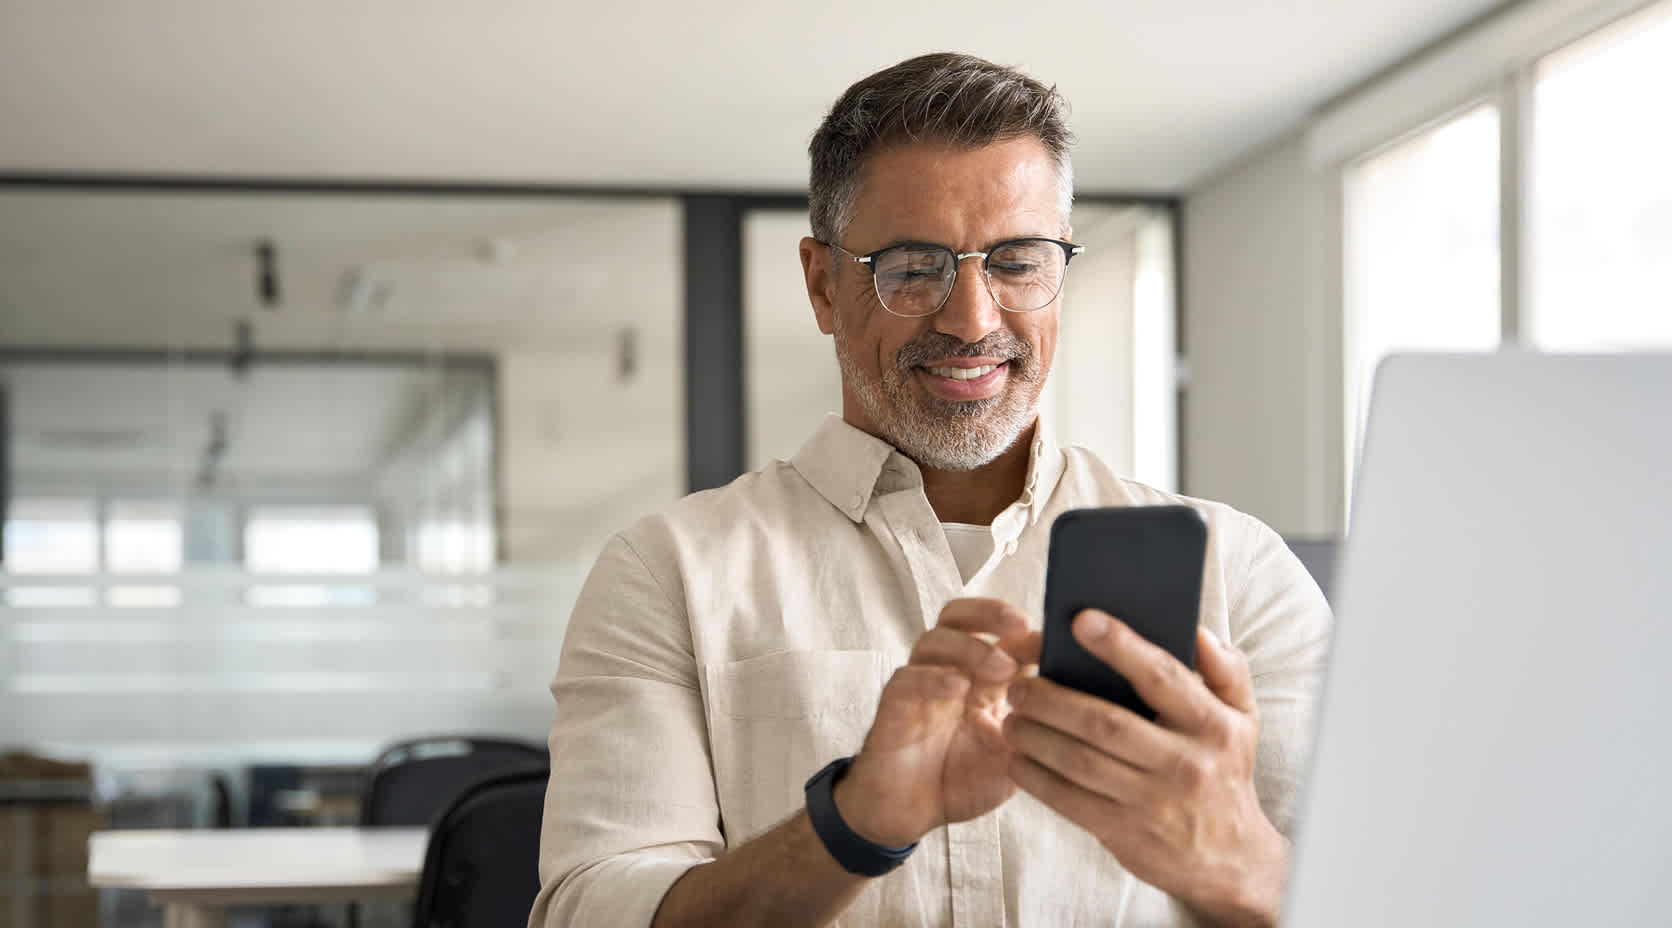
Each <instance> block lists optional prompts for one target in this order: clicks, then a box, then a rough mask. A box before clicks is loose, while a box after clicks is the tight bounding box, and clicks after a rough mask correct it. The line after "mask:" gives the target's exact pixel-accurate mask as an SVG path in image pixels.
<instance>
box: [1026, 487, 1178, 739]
mask: <svg viewBox="0 0 1672 928" xmlns="http://www.w3.org/2000/svg"><path fill="white" fill-rule="evenodd" d="M1206 556H1207V524H1206V523H1205V522H1203V521H1202V517H1201V515H1200V514H1199V513H1197V512H1196V510H1194V509H1191V508H1190V507H1188V506H1126V507H1114V508H1107V509H1074V510H1070V511H1068V512H1065V513H1063V514H1062V515H1060V516H1058V517H1057V521H1056V523H1055V524H1054V525H1052V526H1051V549H1050V560H1049V561H1048V563H1047V565H1046V569H1045V626H1044V641H1043V642H1042V644H1041V646H1040V657H1039V675H1040V676H1042V677H1045V678H1046V679H1048V680H1051V681H1053V682H1056V683H1060V684H1062V685H1063V686H1069V687H1073V688H1074V689H1077V690H1080V691H1081V692H1084V693H1090V694H1091V695H1093V696H1097V697H1099V698H1102V699H1106V700H1108V701H1110V702H1113V703H1116V704H1118V705H1121V706H1125V707H1126V708H1128V709H1130V710H1132V711H1133V712H1135V713H1138V714H1139V715H1141V716H1143V717H1144V718H1146V719H1153V718H1155V712H1154V711H1153V710H1152V709H1150V707H1149V706H1148V705H1146V704H1145V703H1144V701H1143V699H1141V698H1140V697H1139V696H1138V693H1137V691H1136V690H1134V689H1133V688H1132V684H1131V683H1129V682H1127V680H1126V678H1125V677H1122V676H1121V675H1120V674H1119V673H1118V672H1116V671H1115V669H1114V668H1113V667H1110V666H1109V665H1108V664H1106V663H1104V662H1103V661H1101V660H1099V659H1098V658H1096V657H1094V656H1092V654H1091V653H1090V652H1088V651H1087V650H1086V649H1085V648H1084V647H1082V646H1081V645H1080V642H1078V641H1076V640H1075V638H1074V635H1073V632H1072V630H1071V626H1072V625H1073V622H1074V617H1075V616H1076V615H1079V614H1080V612H1081V611H1083V610H1086V609H1100V610H1102V611H1104V612H1106V613H1108V614H1109V615H1111V616H1114V617H1115V618H1117V619H1119V620H1120V621H1122V622H1124V623H1126V625H1127V626H1129V627H1130V628H1132V630H1133V631H1136V632H1137V633H1138V634H1139V635H1141V636H1143V637H1144V638H1146V639H1148V640H1149V641H1151V642H1153V643H1155V644H1156V645H1158V646H1160V647H1161V648H1163V649H1165V650H1166V651H1167V652H1168V653H1170V654H1172V655H1173V656H1174V657H1176V658H1178V660H1179V661H1180V662H1181V663H1183V664H1184V665H1185V666H1186V667H1189V668H1191V669H1195V667H1196V625H1197V623H1198V621H1199V612H1200V607H1201V599H1202V567H1203V563H1204V560H1205V558H1206Z"/></svg>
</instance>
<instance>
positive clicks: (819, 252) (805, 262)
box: [801, 236, 836, 335]
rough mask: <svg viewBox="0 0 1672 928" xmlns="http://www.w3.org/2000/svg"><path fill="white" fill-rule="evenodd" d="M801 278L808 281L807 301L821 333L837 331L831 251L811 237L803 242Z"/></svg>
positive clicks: (834, 280)
mask: <svg viewBox="0 0 1672 928" xmlns="http://www.w3.org/2000/svg"><path fill="white" fill-rule="evenodd" d="M801 276H802V277H804V278H806V280H807V301H808V302H809V303H812V304H813V317H814V318H816V319H817V320H818V321H819V331H820V332H823V333H824V334H826V335H829V334H831V333H832V332H835V331H836V277H835V275H833V274H832V273H830V249H829V248H827V247H826V246H825V245H824V244H823V243H821V242H820V241H819V240H818V239H816V238H812V237H811V236H809V237H807V238H803V239H802V240H801Z"/></svg>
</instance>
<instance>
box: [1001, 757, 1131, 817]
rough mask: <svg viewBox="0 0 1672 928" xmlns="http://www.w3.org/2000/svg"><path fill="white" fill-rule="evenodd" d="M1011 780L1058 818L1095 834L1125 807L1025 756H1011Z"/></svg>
mask: <svg viewBox="0 0 1672 928" xmlns="http://www.w3.org/2000/svg"><path fill="white" fill-rule="evenodd" d="M1010 779H1011V780H1012V781H1013V782H1014V783H1015V784H1016V786H1017V787H1018V788H1020V789H1022V790H1023V791H1025V792H1027V793H1028V794H1029V795H1031V796H1033V798H1035V799H1038V800H1039V801H1040V802H1042V803H1044V804H1045V805H1046V807H1048V808H1050V809H1052V810H1054V811H1055V812H1056V813H1057V814H1058V815H1061V816H1062V817H1063V818H1065V819H1068V820H1069V821H1070V822H1073V823H1074V824H1076V825H1079V826H1080V827H1081V828H1084V829H1086V830H1087V831H1089V832H1091V833H1092V834H1094V835H1096V834H1099V833H1100V832H1101V831H1102V828H1103V826H1104V825H1105V824H1106V823H1107V822H1108V820H1109V819H1110V818H1113V817H1115V816H1118V815H1120V814H1121V810H1122V809H1123V806H1122V805H1121V804H1120V803H1118V802H1116V801H1114V800H1111V799H1107V798H1105V797H1103V796H1100V795H1098V794H1096V793H1093V792H1091V791H1090V790H1087V789H1085V788H1083V787H1081V786H1079V785H1078V784H1076V783H1074V782H1072V781H1070V780H1069V779H1067V778H1066V777H1064V776H1063V775H1062V774H1060V773H1057V772H1056V771H1054V770H1052V769H1050V768H1049V767H1046V766H1045V765H1043V764H1041V763H1040V762H1039V761H1036V760H1034V759H1033V758H1031V757H1028V756H1027V755H1025V754H1019V753H1015V754H1011V755H1010Z"/></svg>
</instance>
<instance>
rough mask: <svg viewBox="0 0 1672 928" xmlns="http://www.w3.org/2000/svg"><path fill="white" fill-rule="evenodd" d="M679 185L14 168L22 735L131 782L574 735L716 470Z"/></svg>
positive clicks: (11, 617) (0, 246) (4, 237)
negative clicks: (622, 548)
mask: <svg viewBox="0 0 1672 928" xmlns="http://www.w3.org/2000/svg"><path fill="white" fill-rule="evenodd" d="M679 230H680V224H679V206H678V202H677V200H675V199H674V198H672V197H648V196H647V197H610V198H588V197H579V196H556V195H551V196H500V195H474V194H468V195H467V194H444V193H433V194H426V193H383V192H373V193H352V192H340V193H339V192H299V191H279V190H250V191H241V190H214V189H116V188H111V189H71V188H44V187H31V188H24V187H18V188H9V189H0V311H3V316H4V323H3V325H0V398H3V403H4V409H5V416H4V417H3V418H4V422H5V426H6V427H5V429H4V451H5V454H4V460H5V462H6V466H5V468H4V480H3V481H0V488H3V493H0V496H3V497H4V500H5V521H4V531H3V535H0V538H3V541H4V549H3V556H0V562H3V564H4V568H5V569H4V571H3V572H0V600H3V612H0V668H3V670H4V673H3V675H0V746H3V747H4V748H7V749H24V750H28V751H31V752H36V753H44V754H48V755H52V756H58V757H66V758H75V759H81V760H87V761H91V762H92V763H94V764H95V766H97V767H98V768H100V769H102V770H108V771H116V772H119V773H120V772H123V771H126V772H128V773H130V774H131V773H135V772H141V773H142V772H145V771H153V772H154V771H159V770H162V771H181V770H219V771H222V772H224V773H227V774H229V775H230V776H231V778H232V781H233V783H234V786H235V788H237V789H247V788H250V787H249V785H248V783H247V782H245V779H243V778H241V774H242V773H244V772H246V771H248V770H249V769H251V768H253V767H257V766H261V765H269V764H280V765H297V764H363V763H365V762H367V761H369V760H370V759H371V758H372V757H373V756H375V754H376V752H377V750H378V749H379V748H380V747H382V746H383V745H385V744H387V743H389V742H391V741H393V740H396V739H399V738H403V737H408V736H412V735H419V734H433V733H436V732H468V733H480V734H497V735H509V736H514V737H519V738H525V739H529V740H534V741H540V740H542V739H543V738H544V735H545V732H546V729H547V726H548V725H549V722H550V714H551V708H550V697H549V695H548V694H547V692H546V686H547V684H548V683H549V681H550V678H551V675H552V673H553V672H554V671H555V669H556V666H557V654H558V645H559V642H560V640H561V636H562V630H563V625H564V623H565V622H566V620H567V617H568V611H569V603H570V601H571V600H572V597H573V595H574V593H575V591H576V589H577V588H578V584H579V582H580V579H581V578H582V576H583V575H584V572H585V570H586V569H587V568H588V567H589V566H590V564H591V561H592V559H593V557H594V556H595V554H596V552H597V550H598V547H599V546H600V544H601V543H602V541H603V539H604V538H606V537H607V536H608V535H609V534H610V533H611V532H613V531H615V530H617V529H619V528H621V527H622V526H624V525H625V524H627V523H629V522H630V521H632V520H633V519H634V518H636V517H637V516H638V515H640V514H642V513H645V512H649V511H653V510H655V509H659V508H661V507H662V506H664V505H666V504H667V503H668V502H670V501H672V500H673V499H675V498H677V496H678V495H679V494H680V493H681V492H682V491H683V487H684V482H685V476H684V438H683V435H684V430H683V422H684V409H683V405H682V387H681V385H682V383H683V376H684V374H683V365H684V353H683V341H682V305H681V299H682V298H681V295H680V267H681V264H680V255H679V248H680V242H679Z"/></svg>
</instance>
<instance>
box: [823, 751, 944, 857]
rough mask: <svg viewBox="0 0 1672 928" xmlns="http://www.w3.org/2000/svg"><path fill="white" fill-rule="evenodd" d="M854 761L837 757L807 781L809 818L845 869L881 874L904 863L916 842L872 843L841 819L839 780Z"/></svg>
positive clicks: (826, 846) (915, 846)
mask: <svg viewBox="0 0 1672 928" xmlns="http://www.w3.org/2000/svg"><path fill="white" fill-rule="evenodd" d="M851 763H853V758H851V757H838V758H837V759H835V760H833V761H831V762H830V763H828V764H826V765H825V767H824V769H823V770H820V771H819V772H818V773H815V774H813V778H812V779H811V780H808V781H807V820H808V821H809V822H812V823H813V831H815V832H817V833H818V836H819V840H820V841H823V842H824V847H825V850H828V851H829V852H830V856H832V857H834V858H836V862H837V863H839V864H841V865H842V869H843V870H846V871H848V872H849V873H852V874H856V875H858V876H882V875H883V874H885V873H887V872H889V871H890V870H893V869H894V868H895V867H898V866H900V865H901V864H903V863H905V862H906V858H907V857H910V856H911V852H912V851H915V850H917V842H916V841H913V842H912V843H910V844H908V845H906V846H905V847H888V846H886V845H882V844H873V843H871V842H870V841H867V840H865V839H864V838H861V837H860V836H859V835H858V834H856V833H855V832H854V830H853V829H852V828H849V827H848V823H847V822H844V821H842V814H841V813H840V812H838V811H836V794H835V788H836V781H837V780H840V779H841V778H842V775H843V774H845V773H847V772H848V765H849V764H851Z"/></svg>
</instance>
